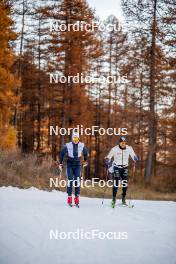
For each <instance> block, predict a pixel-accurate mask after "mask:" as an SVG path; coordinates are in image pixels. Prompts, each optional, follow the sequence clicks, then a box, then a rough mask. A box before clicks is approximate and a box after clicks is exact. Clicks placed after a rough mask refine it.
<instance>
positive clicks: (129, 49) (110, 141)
mask: <svg viewBox="0 0 176 264" xmlns="http://www.w3.org/2000/svg"><path fill="white" fill-rule="evenodd" d="M121 6H122V11H123V15H124V21H120V20H119V18H118V17H116V16H115V15H110V16H109V17H108V18H107V19H106V20H105V21H102V20H101V19H100V18H99V17H98V16H97V14H96V10H94V9H92V8H91V7H90V5H89V3H88V1H86V0H50V1H49V0H45V1H42V0H38V1H32V0H13V1H12V0H0V14H1V16H0V185H1V186H4V185H14V186H20V187H23V188H25V187H30V186H34V185H35V186H37V187H39V188H46V186H49V184H48V181H47V179H48V178H49V177H50V176H51V175H53V174H55V173H56V171H55V166H54V162H55V161H56V160H58V156H59V152H60V150H61V148H62V147H63V146H64V144H65V143H66V142H68V141H69V140H70V138H69V135H55V134H54V133H52V134H51V133H50V127H51V126H53V127H56V126H58V127H60V128H66V129H68V128H75V127H76V126H78V125H79V126H83V127H84V128H90V127H92V126H97V127H100V128H105V129H107V128H116V129H118V128H121V129H123V128H125V129H126V130H127V132H128V135H127V140H128V145H131V146H132V147H133V148H134V150H135V152H136V153H137V155H138V156H139V157H140V161H139V162H138V165H137V168H136V175H135V181H134V187H133V188H134V190H136V188H138V187H140V188H145V189H147V188H149V189H152V190H154V191H156V192H161V193H165V194H166V193H171V194H172V193H174V192H175V186H176V2H175V1H174V0H143V1H141V0H122V1H121ZM56 23H57V27H56ZM75 25H82V26H80V28H79V27H77V28H76V30H75V28H74V27H75ZM85 25H89V27H85ZM91 25H101V28H100V27H99V26H94V27H93V28H91ZM102 25H104V27H103V26H102ZM109 25H114V27H110V26H109ZM102 27H103V29H104V30H102ZM51 76H53V77H52V78H51ZM56 76H57V81H54V80H56ZM70 76H72V78H70ZM75 76H77V77H78V76H82V77H84V80H83V81H74V77H75ZM51 79H52V81H51ZM65 79H66V80H67V81H66V82H65V81H64V80H65ZM68 79H69V80H70V81H68ZM95 79H96V80H97V79H99V80H103V81H95ZM86 80H87V81H86ZM105 80H106V81H105ZM114 80H118V81H114ZM118 138H119V136H118V135H106V134H105V135H100V134H99V133H95V134H94V135H88V136H87V135H82V136H81V141H82V142H85V145H86V147H87V149H88V152H89V156H88V167H87V169H86V172H85V177H86V178H87V179H91V178H93V177H95V176H96V178H97V177H98V178H99V179H105V177H106V171H105V168H104V165H103V161H104V158H105V156H106V155H107V154H108V152H109V150H110V149H111V148H112V147H113V146H115V145H116V144H118V140H119V139H118ZM130 168H132V162H131V163H130ZM137 186H138V187H137ZM142 190H143V189H142Z"/></svg>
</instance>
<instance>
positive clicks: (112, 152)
mask: <svg viewBox="0 0 176 264" xmlns="http://www.w3.org/2000/svg"><path fill="white" fill-rule="evenodd" d="M113 156H114V148H112V149H111V150H110V152H109V153H108V155H107V156H106V158H105V159H108V160H109V161H111V159H112V158H113Z"/></svg>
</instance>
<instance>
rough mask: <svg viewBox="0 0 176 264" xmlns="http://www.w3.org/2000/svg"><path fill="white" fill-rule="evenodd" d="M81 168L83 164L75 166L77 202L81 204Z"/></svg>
mask: <svg viewBox="0 0 176 264" xmlns="http://www.w3.org/2000/svg"><path fill="white" fill-rule="evenodd" d="M80 168H81V166H75V167H74V171H73V174H74V180H75V204H79V195H80Z"/></svg>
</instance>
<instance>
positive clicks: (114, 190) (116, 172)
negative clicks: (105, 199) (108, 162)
mask: <svg viewBox="0 0 176 264" xmlns="http://www.w3.org/2000/svg"><path fill="white" fill-rule="evenodd" d="M119 179H120V173H119V169H118V168H117V167H114V184H113V188H112V200H113V201H115V200H116V195H117V190H118V184H119Z"/></svg>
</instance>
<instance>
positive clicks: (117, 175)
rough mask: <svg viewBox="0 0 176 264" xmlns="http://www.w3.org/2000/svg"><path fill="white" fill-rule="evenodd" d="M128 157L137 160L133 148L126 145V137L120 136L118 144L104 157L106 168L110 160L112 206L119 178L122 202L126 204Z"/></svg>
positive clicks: (113, 205)
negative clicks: (112, 177)
mask: <svg viewBox="0 0 176 264" xmlns="http://www.w3.org/2000/svg"><path fill="white" fill-rule="evenodd" d="M129 157H131V158H132V160H133V161H134V162H136V161H138V157H137V156H136V154H135V152H134V150H133V148H132V147H131V146H128V145H127V141H126V137H124V136H121V137H120V140H119V144H118V145H117V146H115V147H113V148H112V149H111V150H110V152H109V154H108V155H107V157H106V158H105V166H106V167H107V169H108V168H109V165H110V163H111V161H112V160H113V162H112V166H111V168H110V169H111V173H113V175H114V185H113V189H112V204H111V205H112V207H115V202H116V194H117V190H118V183H119V180H120V179H121V180H122V181H123V182H122V183H123V184H122V204H124V205H126V200H125V197H126V192H127V186H128V163H129Z"/></svg>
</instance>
